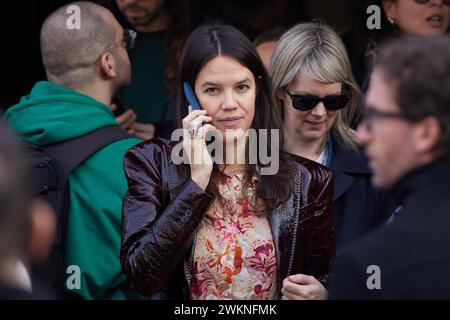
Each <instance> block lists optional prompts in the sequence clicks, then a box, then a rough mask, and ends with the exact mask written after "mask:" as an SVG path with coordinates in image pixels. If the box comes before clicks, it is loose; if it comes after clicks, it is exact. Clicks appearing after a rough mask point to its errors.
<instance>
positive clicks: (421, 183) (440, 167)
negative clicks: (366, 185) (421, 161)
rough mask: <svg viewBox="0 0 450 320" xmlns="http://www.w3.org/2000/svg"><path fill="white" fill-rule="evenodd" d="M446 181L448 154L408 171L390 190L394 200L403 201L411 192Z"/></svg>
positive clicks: (449, 175)
mask: <svg viewBox="0 0 450 320" xmlns="http://www.w3.org/2000/svg"><path fill="white" fill-rule="evenodd" d="M448 181H450V154H449V155H446V156H443V157H440V158H439V159H437V160H435V161H433V162H431V163H429V164H427V165H424V166H421V167H419V168H416V169H414V170H413V171H411V172H409V173H408V174H406V175H405V176H404V177H402V178H401V179H400V180H399V181H398V182H397V183H396V184H395V185H394V187H393V188H392V192H393V195H394V197H395V198H396V200H398V201H399V203H403V202H404V200H405V198H407V197H408V196H409V195H410V194H411V193H412V192H416V191H418V190H421V189H423V188H426V187H428V186H430V185H435V184H439V183H441V182H448Z"/></svg>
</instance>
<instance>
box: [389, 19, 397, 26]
mask: <svg viewBox="0 0 450 320" xmlns="http://www.w3.org/2000/svg"><path fill="white" fill-rule="evenodd" d="M388 21H389V22H390V24H392V25H395V24H397V21H395V19H394V18H388Z"/></svg>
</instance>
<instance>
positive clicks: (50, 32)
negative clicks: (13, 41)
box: [40, 1, 116, 89]
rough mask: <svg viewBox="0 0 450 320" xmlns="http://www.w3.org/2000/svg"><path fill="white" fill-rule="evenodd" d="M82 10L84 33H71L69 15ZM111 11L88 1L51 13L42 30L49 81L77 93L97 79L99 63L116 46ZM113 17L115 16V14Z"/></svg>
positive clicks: (42, 51)
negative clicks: (70, 10) (69, 10)
mask: <svg viewBox="0 0 450 320" xmlns="http://www.w3.org/2000/svg"><path fill="white" fill-rule="evenodd" d="M71 5H77V6H78V7H79V8H80V18H81V19H80V20H81V23H80V29H69V28H68V27H67V19H68V18H69V16H70V15H69V14H68V13H67V12H66V10H67V8H68V7H69V6H71ZM107 12H108V9H106V8H104V7H102V6H100V5H98V4H95V3H92V2H87V1H79V2H74V3H70V4H68V5H65V6H63V7H61V8H59V9H57V10H55V11H54V12H53V13H51V14H50V15H49V16H48V17H47V18H46V19H45V21H44V23H43V25H42V28H41V35H40V37H41V54H42V61H43V64H44V67H45V70H46V72H47V76H48V79H49V80H50V81H52V82H55V83H56V84H59V85H62V86H65V87H68V88H71V89H75V88H78V87H79V86H80V85H86V84H89V83H90V82H92V80H93V79H95V62H96V59H97V58H98V56H100V55H101V54H102V52H103V50H105V49H106V48H107V47H108V46H110V45H111V44H113V43H114V41H115V37H116V32H115V30H114V28H113V26H112V25H111V22H110V21H107V19H106V17H105V13H107ZM111 16H112V14H111Z"/></svg>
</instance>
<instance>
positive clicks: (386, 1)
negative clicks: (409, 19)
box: [381, 0, 397, 21]
mask: <svg viewBox="0 0 450 320" xmlns="http://www.w3.org/2000/svg"><path fill="white" fill-rule="evenodd" d="M381 4H382V5H383V9H384V13H386V16H387V18H388V20H389V21H396V20H397V6H396V4H395V1H393V0H382V1H381Z"/></svg>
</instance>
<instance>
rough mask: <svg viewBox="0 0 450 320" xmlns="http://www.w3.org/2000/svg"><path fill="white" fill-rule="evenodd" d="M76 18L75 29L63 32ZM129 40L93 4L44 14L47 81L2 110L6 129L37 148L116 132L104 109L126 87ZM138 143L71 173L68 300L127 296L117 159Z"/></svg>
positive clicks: (115, 147)
mask: <svg viewBox="0 0 450 320" xmlns="http://www.w3.org/2000/svg"><path fill="white" fill-rule="evenodd" d="M71 6H76V7H71ZM69 7H70V8H69ZM71 8H76V9H79V10H70V9H71ZM68 9H69V10H68ZM77 12H79V18H80V20H79V22H80V24H79V26H80V28H79V29H77V28H70V27H68V25H69V26H70V23H69V24H68V23H67V22H68V20H69V22H70V21H72V20H71V19H75V18H76V17H75V16H74V15H76V14H77ZM134 36H135V34H134V33H133V32H130V31H126V30H124V29H123V28H122V27H121V26H120V24H119V23H118V22H117V20H116V19H115V18H114V17H113V15H112V14H111V12H110V11H108V10H107V9H105V8H104V7H101V6H98V5H96V4H93V3H91V2H84V1H81V2H74V3H71V4H68V5H66V6H63V7H61V8H59V9H57V10H56V11H55V12H53V13H52V14H50V15H49V16H48V17H47V19H46V20H45V21H44V23H43V26H42V29H41V38H40V39H41V52H42V59H43V63H44V67H45V70H46V73H47V78H48V81H42V82H38V83H37V84H36V85H35V86H34V87H33V89H32V91H31V93H30V94H29V95H28V96H25V97H23V98H22V99H21V101H20V102H19V103H18V104H17V105H15V106H13V107H11V108H9V109H8V112H7V113H6V119H7V120H8V122H9V123H10V125H11V126H12V127H13V128H14V129H15V131H16V132H17V133H18V134H19V135H20V136H21V137H22V138H23V139H24V140H26V141H28V142H31V143H34V144H37V145H41V146H46V145H50V144H54V143H59V142H64V141H67V140H70V139H73V138H77V137H80V136H83V135H86V134H88V133H90V132H92V131H94V130H97V129H99V128H102V127H105V126H118V123H117V122H116V121H115V118H114V115H113V113H112V111H111V110H110V109H109V107H108V106H109V105H110V104H111V101H112V98H113V96H114V95H115V94H116V92H117V91H118V90H120V89H121V88H123V87H124V86H126V85H127V84H128V83H129V82H130V79H131V72H130V61H129V58H128V54H127V49H129V48H131V47H132V45H133V42H134ZM138 142H140V140H138V139H135V138H128V139H123V140H119V141H116V142H113V143H111V144H109V145H107V146H106V147H104V148H103V149H101V150H100V151H98V152H96V153H94V154H93V155H92V156H91V157H89V158H88V159H87V160H86V161H84V162H83V163H81V164H80V165H79V166H78V167H77V168H76V169H75V170H73V171H72V172H71V173H70V174H69V182H70V210H69V217H68V225H67V246H66V248H65V261H64V262H65V267H66V270H69V271H70V270H75V271H80V272H79V273H77V272H75V271H72V272H68V273H67V278H68V280H69V281H67V282H66V283H65V284H66V291H67V292H68V293H70V294H71V295H75V296H76V297H79V298H84V299H103V298H113V299H123V298H125V297H126V293H127V292H129V291H128V289H127V287H126V285H125V276H124V275H123V274H122V271H121V266H120V261H119V252H120V232H121V217H122V198H123V196H124V194H125V192H126V190H127V185H126V179H125V176H124V173H123V169H122V158H123V155H124V153H125V152H126V150H127V149H129V148H130V147H131V146H133V145H134V144H136V143H138ZM77 277H80V279H76V278H77ZM77 280H80V281H77Z"/></svg>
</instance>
